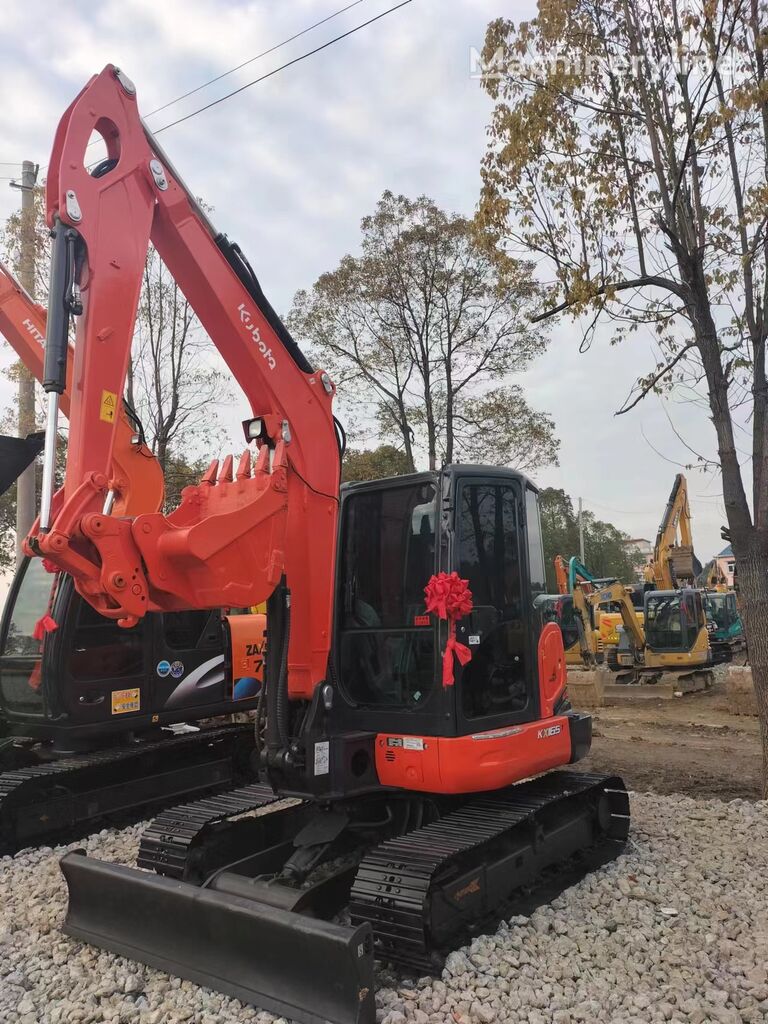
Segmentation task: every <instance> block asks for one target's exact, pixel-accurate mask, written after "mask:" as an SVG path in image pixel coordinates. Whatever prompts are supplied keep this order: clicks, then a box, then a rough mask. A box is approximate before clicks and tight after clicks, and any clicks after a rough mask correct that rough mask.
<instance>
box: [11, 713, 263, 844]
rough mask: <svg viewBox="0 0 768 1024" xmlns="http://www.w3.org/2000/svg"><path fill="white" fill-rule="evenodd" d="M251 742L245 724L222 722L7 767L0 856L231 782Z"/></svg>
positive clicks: (243, 769) (243, 768)
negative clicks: (140, 740)
mask: <svg viewBox="0 0 768 1024" xmlns="http://www.w3.org/2000/svg"><path fill="white" fill-rule="evenodd" d="M252 748H253V728H252V727H251V726H249V725H245V726H241V725H234V726H233V725H225V726H216V727H205V728H203V729H201V730H199V731H197V732H194V733H184V734H182V735H177V736H170V735H169V736H164V737H162V738H160V739H157V740H151V741H142V742H138V743H133V744H122V745H120V746H118V747H115V748H111V749H104V750H97V751H94V752H92V753H87V754H77V755H74V756H69V757H62V758H60V759H58V760H52V761H50V762H49V763H47V764H42V763H40V762H39V761H36V762H35V763H32V764H24V765H22V766H21V767H15V768H10V769H8V770H6V771H3V772H2V773H0V854H2V853H12V852H14V851H16V850H18V849H21V848H22V847H24V846H30V845H36V844H39V843H41V842H43V841H45V842H53V841H59V842H60V841H62V840H64V839H68V838H70V837H72V836H75V835H77V834H78V832H79V833H81V834H82V832H83V830H84V829H87V830H88V831H93V829H94V827H95V826H96V824H97V823H103V822H107V821H114V820H124V819H125V818H126V817H127V816H130V817H131V818H132V819H133V820H135V818H136V816H137V814H139V813H141V814H145V813H146V812H148V811H150V812H151V811H154V810H156V809H158V808H159V807H162V806H163V804H168V803H171V802H173V801H177V800H178V799H179V798H180V797H185V796H186V797H189V796H192V795H194V794H196V793H204V792H205V793H211V792H213V791H214V790H218V789H228V788H231V787H232V785H233V783H237V782H238V781H239V780H240V779H242V778H243V777H244V776H245V775H246V773H247V770H248V757H249V754H250V751H251V750H252ZM17 756H18V757H19V758H20V759H21V760H22V761H25V760H26V761H28V760H29V755H28V753H27V752H26V749H25V748H23V747H22V748H21V749H19V750H16V749H14V748H13V747H11V748H10V749H9V750H7V751H6V752H5V757H6V758H8V757H17ZM1 763H2V762H0V764H1Z"/></svg>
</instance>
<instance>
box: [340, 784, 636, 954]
mask: <svg viewBox="0 0 768 1024" xmlns="http://www.w3.org/2000/svg"><path fill="white" fill-rule="evenodd" d="M606 783H608V785H606ZM610 783H616V784H617V786H618V785H621V781H620V780H619V779H616V778H615V777H614V776H606V775H589V774H586V773H582V772H551V773H550V774H548V775H545V776H542V777H541V778H540V779H534V780H532V781H531V782H527V783H520V784H518V785H516V786H513V787H510V789H508V790H506V791H500V792H498V793H493V794H490V795H481V796H479V797H478V798H477V799H475V800H472V802H471V803H469V804H467V805H466V806H464V807H462V808H460V809H459V810H457V811H453V812H451V813H450V814H447V815H446V816H445V817H443V818H439V819H438V820H437V821H435V822H433V823H432V824H430V825H426V826H424V827H423V828H420V829H417V830H415V831H413V832H408V833H406V834H405V835H402V836H398V837H396V838H394V839H390V840H388V841H387V842H385V843H382V844H381V845H380V846H378V847H376V848H375V849H373V850H372V851H371V852H370V853H368V854H367V855H366V856H365V857H364V858H363V860H362V861H361V863H360V867H359V869H358V872H357V875H356V877H355V881H354V884H353V886H352V891H351V893H350V904H349V911H350V916H351V919H352V923H353V924H360V923H362V922H363V921H369V922H370V923H371V925H372V927H373V931H374V938H375V940H376V945H377V958H380V959H382V960H389V961H391V962H393V963H397V964H400V965H402V966H403V967H406V968H409V969H410V970H414V969H423V970H424V971H425V972H429V971H430V970H434V968H435V956H434V954H435V952H436V951H434V950H433V949H432V948H431V946H430V941H429V936H428V934H427V922H428V920H429V899H430V894H431V889H432V884H433V880H436V878H437V876H439V874H440V873H441V872H442V871H443V870H444V869H445V868H447V867H449V866H450V864H451V862H452V861H456V860H460V858H462V857H463V855H465V854H466V853H468V852H469V851H471V850H474V851H476V852H477V853H478V854H479V855H480V857H479V860H478V862H480V861H482V848H483V847H484V846H485V845H486V844H488V843H490V842H492V841H493V840H494V839H497V838H499V837H500V836H501V835H502V834H503V833H504V832H505V831H507V830H508V829H513V828H515V827H516V826H519V825H520V824H522V823H524V822H526V823H528V822H530V821H531V820H532V819H533V818H534V817H535V816H536V815H537V814H538V813H539V812H540V811H541V810H542V809H543V808H544V807H545V806H546V805H547V804H553V803H556V802H557V801H559V800H562V799H567V798H568V797H569V796H578V795H582V794H584V793H586V792H588V791H589V790H590V789H594V788H599V787H601V786H605V788H606V790H607V791H609V792H610V790H611V786H610ZM622 791H623V790H622ZM627 826H628V822H627V820H626V818H625V817H624V816H623V815H619V814H613V816H612V821H611V827H610V830H609V833H615V836H611V838H613V843H612V844H611V846H612V849H611V850H610V851H609V855H608V856H606V857H605V858H604V859H605V860H608V859H612V857H613V856H616V855H617V854H618V853H619V852H620V851H621V848H622V846H623V841H624V839H625V838H626V834H627ZM500 909H501V908H500Z"/></svg>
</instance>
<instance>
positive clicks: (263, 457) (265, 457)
mask: <svg viewBox="0 0 768 1024" xmlns="http://www.w3.org/2000/svg"><path fill="white" fill-rule="evenodd" d="M264 473H269V448H267V446H266V445H262V447H261V449H260V450H259V454H258V455H257V456H256V465H255V467H254V470H253V475H254V476H259V475H260V474H264Z"/></svg>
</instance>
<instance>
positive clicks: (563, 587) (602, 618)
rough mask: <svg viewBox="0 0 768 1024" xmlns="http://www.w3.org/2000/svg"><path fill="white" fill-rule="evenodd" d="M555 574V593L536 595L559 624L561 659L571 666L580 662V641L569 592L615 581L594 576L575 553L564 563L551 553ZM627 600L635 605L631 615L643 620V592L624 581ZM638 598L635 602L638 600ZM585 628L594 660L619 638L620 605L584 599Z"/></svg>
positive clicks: (590, 589)
mask: <svg viewBox="0 0 768 1024" xmlns="http://www.w3.org/2000/svg"><path fill="white" fill-rule="evenodd" d="M554 565H555V578H556V580H557V590H558V594H557V595H547V596H546V597H542V598H539V601H540V603H541V604H542V605H544V604H546V607H547V611H548V617H549V618H550V619H551V620H552V621H553V622H556V623H557V625H559V626H560V630H561V632H562V634H563V644H564V646H565V662H566V665H568V666H569V667H571V668H574V667H578V666H580V665H582V664H583V658H582V645H581V644H580V642H579V635H578V627H577V614H576V611H575V609H574V606H573V594H574V591H575V589H576V587H577V586H578V587H579V589H580V593H581V595H582V596H583V597H587V596H589V595H591V594H593V593H594V592H595V591H601V592H602V591H604V590H605V588H606V587H608V586H610V585H611V584H613V583H615V582H616V577H615V576H611V577H605V578H598V577H596V576H594V575H593V574H592V573H591V572H590V571H589V569H587V568H586V566H584V565H583V564H582V563H581V562H580V561H579V560H578V559H577V558H576V557H573V558H571V559H570V560H569V561H568V562H567V563H566V561H565V559H564V558H563V556H562V555H555V558H554ZM625 590H626V591H627V593H628V596H629V598H630V601H631V602H632V604H633V606H634V609H635V617H636V618H637V620H638V622H639V624H640V625H641V626H642V624H643V595H642V591H641V590H639V588H637V587H634V586H632V585H626V586H625ZM638 598H639V602H638ZM587 607H588V613H589V620H590V621H589V627H588V628H589V629H590V630H591V632H592V636H591V638H590V646H591V647H592V648H593V649H594V653H595V657H596V660H597V662H598V663H600V662H602V661H603V658H604V656H605V652H606V650H607V649H608V648H609V647H610V646H614V647H615V646H616V645H617V644H618V642H619V633H618V627H619V626H621V625H623V619H622V614H621V608H620V606H619V603H618V602H616V601H608V600H599V601H596V602H588V604H587Z"/></svg>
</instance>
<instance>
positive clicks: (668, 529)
mask: <svg viewBox="0 0 768 1024" xmlns="http://www.w3.org/2000/svg"><path fill="white" fill-rule="evenodd" d="M678 534H679V540H678ZM650 568H651V573H648V572H646V581H647V582H653V583H655V584H656V589H657V590H675V589H677V588H678V587H681V586H684V585H686V584H689V585H690V584H693V583H694V582H695V579H696V575H697V571H698V572H700V571H701V568H700V567H699V568H698V570H697V568H696V558H695V555H694V553H693V537H692V534H691V508H690V505H689V503H688V483H687V481H686V479H685V477H684V476H683V474H682V473H678V474H677V476H676V477H675V482H674V484H673V485H672V491H671V492H670V495H669V499H668V501H667V504H666V507H665V509H664V515H663V516H662V519H661V523H660V524H659V529H658V532H657V533H656V543H655V544H654V549H653V563H652V566H651V567H650ZM649 576H650V579H649Z"/></svg>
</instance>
